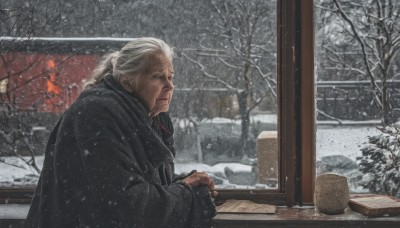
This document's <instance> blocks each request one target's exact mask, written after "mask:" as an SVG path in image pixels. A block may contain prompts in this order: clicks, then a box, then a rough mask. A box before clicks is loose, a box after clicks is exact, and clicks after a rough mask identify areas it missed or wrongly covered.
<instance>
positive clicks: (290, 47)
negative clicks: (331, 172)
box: [0, 0, 315, 207]
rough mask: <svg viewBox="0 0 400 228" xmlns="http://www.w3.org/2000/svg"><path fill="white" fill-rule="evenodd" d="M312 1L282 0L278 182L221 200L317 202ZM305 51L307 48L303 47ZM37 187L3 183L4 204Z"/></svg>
mask: <svg viewBox="0 0 400 228" xmlns="http://www.w3.org/2000/svg"><path fill="white" fill-rule="evenodd" d="M313 7H314V5H313V0H303V1H296V0H277V34H278V37H277V40H278V43H277V75H278V101H279V104H280V106H279V115H278V123H279V124H278V138H279V143H278V148H279V151H280V156H279V178H278V179H279V186H278V189H276V190H219V196H218V198H217V199H216V200H217V201H224V200H226V199H249V200H253V201H256V202H267V203H270V204H276V205H286V206H289V207H291V206H293V205H294V204H295V203H298V204H300V205H301V204H303V203H305V204H310V203H312V195H313V183H314V175H315V168H314V164H315V130H314V127H315V120H314V118H315V115H314V110H315V108H314V39H313V31H314V26H313ZM302 50H303V51H302ZM33 192H34V189H33V188H0V203H30V202H31V196H32V195H33Z"/></svg>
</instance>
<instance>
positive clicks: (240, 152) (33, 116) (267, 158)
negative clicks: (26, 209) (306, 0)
mask: <svg viewBox="0 0 400 228" xmlns="http://www.w3.org/2000/svg"><path fill="white" fill-rule="evenodd" d="M0 3H1V6H2V7H3V6H4V8H6V9H7V10H6V11H4V13H3V12H2V15H1V17H4V18H7V19H8V20H4V21H3V20H2V22H1V23H3V24H4V26H3V24H1V27H0V29H1V30H2V31H1V34H3V35H4V36H9V37H11V38H13V37H58V38H67V37H75V38H76V37H79V38H87V39H62V40H60V39H58V40H57V39H47V40H46V39H44V40H42V41H36V42H33V44H32V45H30V46H29V51H28V48H27V45H29V44H30V42H22V41H7V40H8V39H6V38H3V39H2V41H4V42H6V43H7V45H6V46H4V50H1V53H2V54H1V56H2V60H1V62H0V83H2V84H1V86H0V92H1V103H0V104H1V106H0V111H1V122H2V123H4V124H5V125H4V128H2V131H1V132H0V133H1V139H0V140H2V141H1V144H0V145H1V150H0V151H1V157H0V158H1V159H2V160H1V161H2V163H0V170H2V172H1V174H0V185H1V186H11V185H26V184H34V183H35V181H37V176H38V173H39V172H40V171H39V170H40V168H41V165H42V162H43V154H44V150H45V144H46V140H47V137H48V136H49V133H50V132H51V130H52V128H53V127H54V125H55V123H56V121H57V119H58V118H59V116H60V114H61V113H62V112H63V111H65V110H66V109H67V108H68V107H69V106H70V105H71V103H73V101H74V100H75V99H76V98H77V96H78V95H79V93H80V92H81V91H82V88H83V87H82V84H83V83H84V82H85V81H86V80H87V79H88V78H89V77H90V74H91V71H92V70H93V68H94V66H95V65H96V64H97V61H98V59H99V57H100V56H102V55H103V54H105V53H108V52H111V51H114V50H118V48H119V47H121V46H122V45H123V44H124V43H126V41H121V40H120V39H119V38H134V37H144V36H155V37H158V38H161V39H164V40H165V41H167V42H168V43H169V44H171V45H172V46H173V47H174V49H175V52H176V58H175V59H174V68H175V69H174V70H175V78H174V83H175V92H174V98H173V102H172V104H171V108H170V114H171V117H172V118H173V123H174V127H175V147H176V150H177V156H176V159H175V162H176V166H175V168H176V173H178V174H179V173H181V172H189V171H191V170H192V169H197V170H198V171H205V172H208V173H209V174H210V175H212V176H213V177H214V180H215V182H216V184H217V187H218V188H224V189H237V188H252V189H254V188H257V189H271V188H272V189H275V188H277V187H278V185H277V180H278V170H279V168H278V157H279V156H278V146H277V142H278V140H277V133H276V131H277V91H276V90H277V83H276V81H277V79H276V1H275V0H274V1H264V0H252V1H247V0H225V1H215V0H207V1H194V0H190V1H165V0H152V1H149V0H143V1H111V0H104V1H89V2H88V1H72V2H71V1H62V0H58V1H56V0H53V1H32V2H31V1H29V0H25V1H24V0H18V1H12V2H10V1H3V0H0ZM29 9H34V10H29ZM18 12H24V13H25V14H26V15H29V16H30V17H27V19H26V20H25V21H30V22H35V23H34V24H35V27H29V28H28V25H26V24H23V22H21V21H24V20H22V18H20V17H22V16H20V15H25V14H18ZM46 12H47V14H46ZM149 15H151V16H149ZM13 22H14V23H22V24H21V26H20V27H17V28H15V27H12V23H13ZM16 29H17V30H18V29H19V30H18V31H16ZM91 37H112V38H108V39H106V40H105V39H103V40H102V41H93V40H91V39H90V38H91ZM3 84H5V85H3ZM263 131H266V132H264V134H263V135H261V136H262V139H260V141H259V145H258V147H259V149H258V150H259V151H260V154H259V155H257V145H256V140H257V137H258V136H259V135H260V134H261V132H263ZM267 149H268V150H267ZM31 153H35V154H36V156H35V159H36V160H35V163H32V160H31ZM17 155H18V156H17ZM257 159H258V160H257ZM29 164H30V166H29ZM257 164H259V165H257Z"/></svg>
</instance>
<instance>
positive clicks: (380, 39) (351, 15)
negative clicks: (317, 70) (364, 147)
mask: <svg viewBox="0 0 400 228" xmlns="http://www.w3.org/2000/svg"><path fill="white" fill-rule="evenodd" d="M319 7H320V8H321V9H322V10H325V11H331V12H332V13H331V14H330V17H331V18H330V19H327V20H330V22H328V23H329V26H330V27H331V28H333V29H331V30H329V31H330V32H332V33H331V34H328V33H327V34H326V36H327V37H331V38H330V39H331V41H332V42H331V43H325V44H323V45H322V47H321V48H323V49H324V50H325V51H326V52H327V53H328V58H329V61H331V62H332V63H333V64H337V65H339V66H341V69H342V70H345V71H347V72H348V73H349V74H350V76H352V78H351V79H353V80H354V79H358V80H359V79H364V80H369V81H370V83H371V90H372V93H373V97H374V102H373V103H375V104H376V105H377V106H378V107H379V108H380V110H381V115H380V116H381V122H382V124H383V125H388V124H390V123H393V122H395V121H396V118H397V117H398V115H396V114H395V112H396V111H398V110H397V109H396V108H394V105H395V104H394V100H393V99H392V98H391V94H390V91H389V90H388V81H389V80H390V79H394V76H395V72H394V70H393V66H394V64H393V63H394V62H395V61H396V59H397V57H398V53H399V50H400V33H399V29H400V23H399V17H400V9H399V2H398V1H396V0H394V1H393V0H369V1H361V0H359V1H345V0H342V1H339V0H333V1H332V2H327V1H321V4H320V5H319ZM325 19H326V18H325ZM322 29H326V28H322ZM335 39H336V40H335ZM340 39H342V41H344V42H342V43H340V41H339V40H340ZM343 50H345V51H343ZM345 52H347V53H345ZM350 55H352V57H351V60H350V59H349V56H350ZM346 58H347V59H346ZM354 75H357V77H354ZM342 76H343V75H342Z"/></svg>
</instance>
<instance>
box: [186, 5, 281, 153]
mask: <svg viewBox="0 0 400 228" xmlns="http://www.w3.org/2000/svg"><path fill="white" fill-rule="evenodd" d="M204 4H205V3H204ZM207 4H209V5H208V7H211V8H212V9H213V11H212V14H211V15H210V17H211V18H212V22H213V25H208V26H209V27H208V28H205V29H206V30H207V33H204V35H203V36H202V39H201V40H200V42H199V47H198V48H185V49H183V50H182V55H183V56H184V57H185V58H186V59H187V60H188V61H189V62H191V63H192V64H194V65H195V66H197V68H198V71H200V72H201V74H202V78H203V81H202V83H203V85H202V86H203V87H222V88H225V89H226V90H227V91H230V92H231V93H233V94H236V96H237V99H238V104H239V112H240V119H241V130H242V131H241V138H240V145H241V147H242V148H241V150H240V151H241V152H242V154H246V153H247V148H248V136H249V127H250V112H251V111H252V110H253V109H254V108H255V107H257V106H258V105H259V104H260V103H261V101H262V100H263V99H264V98H265V97H267V96H269V97H272V98H273V101H274V102H276V79H275V78H276V75H275V62H276V59H275V54H276V51H275V46H276V45H275V41H276V34H275V29H274V25H275V11H274V10H275V5H274V4H275V1H263V0H256V1H245V0H234V1H228V0H226V1H214V0H209V1H207ZM210 34H211V35H210Z"/></svg>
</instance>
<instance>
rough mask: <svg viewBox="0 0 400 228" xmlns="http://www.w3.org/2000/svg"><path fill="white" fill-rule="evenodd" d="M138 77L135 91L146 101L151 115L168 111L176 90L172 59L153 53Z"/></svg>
mask: <svg viewBox="0 0 400 228" xmlns="http://www.w3.org/2000/svg"><path fill="white" fill-rule="evenodd" d="M137 77H138V78H137V80H136V83H137V85H136V86H135V93H136V94H137V95H138V96H139V97H140V98H141V99H142V100H143V101H144V102H145V105H146V108H147V110H148V111H149V115H150V117H153V116H156V115H158V114H159V113H160V112H167V111H168V109H169V104H170V103H171V98H172V94H173V91H174V84H173V82H172V79H173V77H174V69H173V67H172V63H171V61H170V60H168V58H166V57H165V56H164V55H163V54H155V55H152V56H151V57H150V58H149V61H148V64H147V66H146V67H145V70H144V71H143V72H142V73H141V74H139V75H138V76H137Z"/></svg>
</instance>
